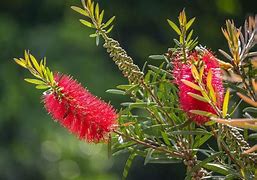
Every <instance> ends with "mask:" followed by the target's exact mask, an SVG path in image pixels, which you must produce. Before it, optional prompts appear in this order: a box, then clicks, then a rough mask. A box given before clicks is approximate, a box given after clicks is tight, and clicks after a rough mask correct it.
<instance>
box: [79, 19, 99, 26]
mask: <svg viewBox="0 0 257 180" xmlns="http://www.w3.org/2000/svg"><path fill="white" fill-rule="evenodd" d="M79 21H80V22H81V23H82V24H84V25H85V26H87V27H90V28H95V26H94V25H93V24H92V23H90V22H88V21H86V20H84V19H80V20H79Z"/></svg>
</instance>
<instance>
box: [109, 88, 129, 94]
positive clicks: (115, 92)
mask: <svg viewBox="0 0 257 180" xmlns="http://www.w3.org/2000/svg"><path fill="white" fill-rule="evenodd" d="M106 92H107V93H111V94H119V95H125V94H126V92H124V91H122V90H118V89H108V90H107V91H106Z"/></svg>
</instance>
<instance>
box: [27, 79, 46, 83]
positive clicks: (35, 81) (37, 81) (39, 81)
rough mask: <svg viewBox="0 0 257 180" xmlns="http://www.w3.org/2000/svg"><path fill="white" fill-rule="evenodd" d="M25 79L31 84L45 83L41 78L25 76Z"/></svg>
mask: <svg viewBox="0 0 257 180" xmlns="http://www.w3.org/2000/svg"><path fill="white" fill-rule="evenodd" d="M24 80H25V81H27V82H29V83H31V84H45V82H44V81H41V80H38V79H29V78H26V79H24Z"/></svg>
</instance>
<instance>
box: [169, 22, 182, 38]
mask: <svg viewBox="0 0 257 180" xmlns="http://www.w3.org/2000/svg"><path fill="white" fill-rule="evenodd" d="M167 21H168V23H169V25H170V27H172V29H173V30H174V31H176V33H177V34H178V35H181V31H180V30H179V28H178V26H177V25H176V24H175V23H174V22H172V21H171V20H169V19H167Z"/></svg>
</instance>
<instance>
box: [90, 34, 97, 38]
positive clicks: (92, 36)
mask: <svg viewBox="0 0 257 180" xmlns="http://www.w3.org/2000/svg"><path fill="white" fill-rule="evenodd" d="M97 36H98V34H96V33H94V34H90V35H89V37H91V38H95V37H97Z"/></svg>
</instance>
